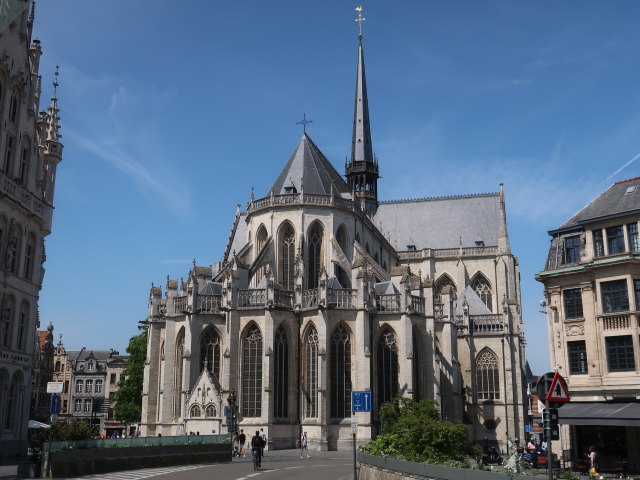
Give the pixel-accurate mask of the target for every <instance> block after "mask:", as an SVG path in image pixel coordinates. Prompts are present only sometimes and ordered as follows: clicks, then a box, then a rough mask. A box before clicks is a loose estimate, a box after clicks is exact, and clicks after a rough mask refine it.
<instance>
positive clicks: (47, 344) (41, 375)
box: [30, 323, 55, 423]
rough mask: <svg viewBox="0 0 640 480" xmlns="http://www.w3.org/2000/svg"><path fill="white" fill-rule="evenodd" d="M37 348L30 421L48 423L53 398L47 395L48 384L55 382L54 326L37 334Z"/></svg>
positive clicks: (33, 372)
mask: <svg viewBox="0 0 640 480" xmlns="http://www.w3.org/2000/svg"><path fill="white" fill-rule="evenodd" d="M35 348H36V350H35V352H36V353H35V356H34V363H33V371H32V384H33V390H32V392H31V414H30V419H31V420H37V421H39V422H45V423H48V422H49V418H50V417H49V409H50V402H51V396H50V394H48V393H47V383H49V382H51V381H53V369H54V363H53V359H54V353H55V348H54V346H53V324H51V323H49V325H48V326H47V329H46V330H38V331H37V332H36V346H35Z"/></svg>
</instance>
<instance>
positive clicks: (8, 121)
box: [0, 7, 62, 455]
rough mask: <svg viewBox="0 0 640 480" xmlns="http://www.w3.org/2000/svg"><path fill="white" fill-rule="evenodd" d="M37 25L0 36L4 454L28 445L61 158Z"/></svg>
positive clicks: (27, 18)
mask: <svg viewBox="0 0 640 480" xmlns="http://www.w3.org/2000/svg"><path fill="white" fill-rule="evenodd" d="M3 8H4V7H3ZM33 23H34V11H33V8H31V10H30V11H29V10H24V11H22V13H20V14H18V16H17V17H16V18H14V19H13V20H10V21H9V23H8V25H7V26H6V27H4V28H3V30H2V32H1V33H0V191H1V192H2V195H1V197H2V198H0V289H1V291H0V303H1V306H0V417H1V418H0V455H15V454H19V453H22V452H23V451H24V448H25V445H26V442H25V438H26V433H27V431H26V430H27V422H28V415H29V406H30V401H31V389H32V368H33V364H34V359H35V355H36V351H35V345H36V342H35V338H34V335H35V332H36V328H37V327H38V297H39V294H40V289H41V286H42V279H43V276H44V268H43V263H44V261H45V250H44V239H45V237H46V236H47V235H49V233H50V232H51V217H52V214H53V196H54V188H55V181H56V169H57V165H58V163H59V162H60V161H61V159H62V144H61V143H60V135H59V133H58V129H59V128H60V127H59V124H58V122H59V117H58V111H59V110H58V106H57V98H56V95H55V93H54V96H53V98H52V99H51V103H50V105H49V107H48V108H47V110H46V111H40V91H41V88H40V87H41V76H40V74H39V61H40V55H41V54H42V49H41V45H40V41H39V40H38V39H37V38H36V39H33V40H32V32H33Z"/></svg>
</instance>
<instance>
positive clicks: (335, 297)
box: [328, 288, 358, 310]
mask: <svg viewBox="0 0 640 480" xmlns="http://www.w3.org/2000/svg"><path fill="white" fill-rule="evenodd" d="M357 302H358V291H357V290H355V289H352V288H330V289H329V296H328V303H329V308H337V309H340V310H353V309H355V308H357Z"/></svg>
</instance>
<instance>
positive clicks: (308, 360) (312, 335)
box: [304, 325, 318, 418]
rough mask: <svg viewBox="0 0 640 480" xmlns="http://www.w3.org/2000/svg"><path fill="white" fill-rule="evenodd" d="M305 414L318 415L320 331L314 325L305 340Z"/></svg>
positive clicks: (309, 415)
mask: <svg viewBox="0 0 640 480" xmlns="http://www.w3.org/2000/svg"><path fill="white" fill-rule="evenodd" d="M304 416H305V418H316V417H317V416H318V332H317V331H316V329H315V327H314V326H313V325H311V326H310V327H309V329H308V331H307V336H306V339H305V342H304Z"/></svg>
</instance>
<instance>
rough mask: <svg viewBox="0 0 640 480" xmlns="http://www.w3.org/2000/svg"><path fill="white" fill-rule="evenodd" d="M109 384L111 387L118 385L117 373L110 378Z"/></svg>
mask: <svg viewBox="0 0 640 480" xmlns="http://www.w3.org/2000/svg"><path fill="white" fill-rule="evenodd" d="M109 383H110V384H111V385H115V384H116V374H115V373H112V374H111V377H110V378H109Z"/></svg>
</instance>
